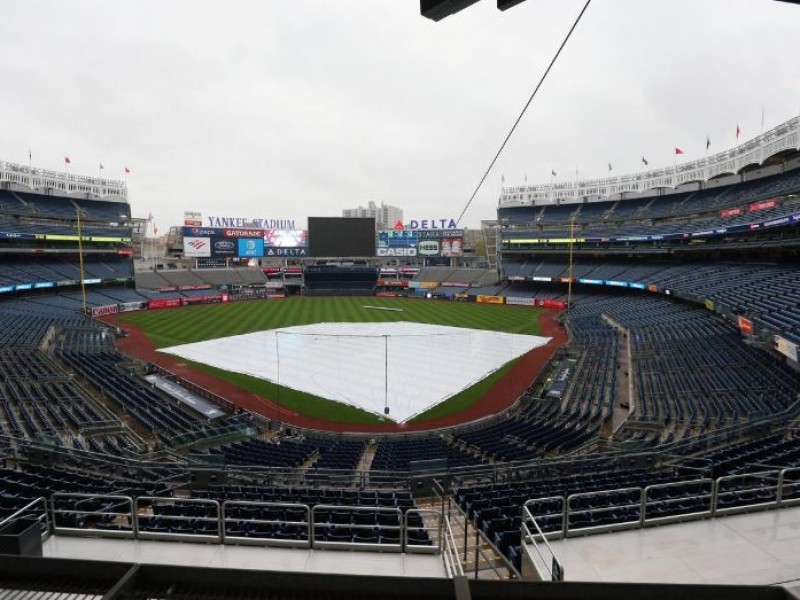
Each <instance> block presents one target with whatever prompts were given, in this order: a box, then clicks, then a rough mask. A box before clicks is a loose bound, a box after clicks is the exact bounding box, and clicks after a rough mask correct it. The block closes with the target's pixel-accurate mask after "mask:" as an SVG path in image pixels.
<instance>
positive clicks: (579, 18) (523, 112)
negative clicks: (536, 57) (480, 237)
mask: <svg viewBox="0 0 800 600" xmlns="http://www.w3.org/2000/svg"><path fill="white" fill-rule="evenodd" d="M591 3H592V0H586V4H584V5H583V8H582V9H581V12H580V13H579V14H578V17H577V18H576V19H575V22H574V23H572V27H570V28H569V31H568V32H567V35H566V36H565V37H564V40H563V41H562V42H561V45H560V46H559V47H558V50H557V51H556V53H555V55H553V59H552V60H551V61H550V64H549V65H548V66H547V69H545V71H544V73H543V74H542V77H541V78H540V79H539V83H537V84H536V87H535V88H534V90H533V92H532V93H531V95H530V97H529V98H528V101H527V102H526V103H525V106H523V107H522V111H521V112H520V113H519V116H518V117H517V120H516V121H514V124H513V125H512V126H511V130H510V131H509V132H508V135H506V138H505V139H504V140H503V143H502V144H501V145H500V148H499V149H498V150H497V153H496V154H495V155H494V158H493V159H492V162H491V163H489V167H488V168H487V169H486V172H485V173H484V174H483V177H481V180H480V181H479V182H478V185H477V187H476V188H475V191H474V192H472V196H470V198H469V200H467V204H466V205H465V206H464V209H463V210H462V211H461V214H460V215H459V216H458V219H456V226H458V225H459V224H460V223H461V219H463V218H464V215H465V214H466V212H467V210H469V207H470V205H471V204H472V201H473V200H475V196H477V195H478V192H479V191H480V189H481V187H482V186H483V183H484V181H486V178H487V177H488V176H489V173H491V171H492V168H493V167H494V165H495V163H496V162H497V159H498V158H500V154H501V153H502V152H503V149H504V148H505V147H506V144H507V143H508V140H509V139H511V136H512V135H513V133H514V130H515V129H516V128H517V125H519V122H520V121H521V120H522V117H523V116H524V115H525V112H526V111H527V110H528V107H529V106H530V105H531V102H533V99H534V98H535V97H536V94H537V93H538V91H539V88H541V87H542V84H543V83H544V81H545V79H547V75H548V74H549V73H550V70H551V69H552V68H553V65H554V64H556V61H557V60H558V57H559V56H560V55H561V51H562V50H563V49H564V47H565V46H566V45H567V42H568V41H569V38H570V37H572V32H573V31H575V28H576V27H577V26H578V23H580V22H581V19H582V18H583V15H584V13H585V12H586V9H587V8H589V5H590V4H591Z"/></svg>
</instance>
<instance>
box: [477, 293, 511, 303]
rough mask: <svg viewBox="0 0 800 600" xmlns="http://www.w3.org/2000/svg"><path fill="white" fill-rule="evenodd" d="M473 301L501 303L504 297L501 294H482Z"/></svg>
mask: <svg viewBox="0 0 800 600" xmlns="http://www.w3.org/2000/svg"><path fill="white" fill-rule="evenodd" d="M475 301H476V302H478V303H479V304H503V302H504V301H505V298H504V297H503V296H483V295H479V296H476V297H475Z"/></svg>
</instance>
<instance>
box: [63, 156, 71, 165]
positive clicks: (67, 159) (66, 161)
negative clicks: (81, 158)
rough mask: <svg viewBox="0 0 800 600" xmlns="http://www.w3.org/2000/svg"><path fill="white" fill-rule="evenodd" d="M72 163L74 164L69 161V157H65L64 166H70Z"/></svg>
mask: <svg viewBox="0 0 800 600" xmlns="http://www.w3.org/2000/svg"><path fill="white" fill-rule="evenodd" d="M71 162H72V161H71V160H70V159H69V156H65V157H64V164H65V165H68V164H70V163H71Z"/></svg>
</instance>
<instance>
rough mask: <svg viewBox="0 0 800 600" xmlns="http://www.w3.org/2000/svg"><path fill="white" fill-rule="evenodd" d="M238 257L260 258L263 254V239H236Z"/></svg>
mask: <svg viewBox="0 0 800 600" xmlns="http://www.w3.org/2000/svg"><path fill="white" fill-rule="evenodd" d="M237 242H238V244H239V258H260V257H262V256H264V240H263V239H262V238H257V239H241V238H240V239H238V240H237Z"/></svg>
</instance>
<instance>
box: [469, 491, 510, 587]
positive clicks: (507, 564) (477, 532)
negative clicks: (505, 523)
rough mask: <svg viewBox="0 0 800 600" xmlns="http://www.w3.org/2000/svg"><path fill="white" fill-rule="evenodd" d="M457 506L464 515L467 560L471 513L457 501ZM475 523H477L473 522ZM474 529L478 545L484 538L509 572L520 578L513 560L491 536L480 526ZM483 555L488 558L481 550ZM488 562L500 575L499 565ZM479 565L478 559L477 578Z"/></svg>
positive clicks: (478, 549)
mask: <svg viewBox="0 0 800 600" xmlns="http://www.w3.org/2000/svg"><path fill="white" fill-rule="evenodd" d="M455 507H456V510H457V511H458V512H459V513H460V514H461V516H463V517H464V561H466V560H467V549H468V545H469V535H467V524H468V522H469V515H467V513H466V512H465V511H464V509H462V508H461V507H460V506H459V505H458V503H457V502H456V503H455ZM473 525H475V523H473ZM474 529H475V543H476V545H478V542H479V541H480V540H483V542H484V543H485V544H486V545H488V546H489V547H490V548H491V549H492V550H493V551H494V552H495V553H496V555H497V557H499V558H500V560H501V561H502V562H503V564H504V565H505V568H506V569H507V570H508V572H509V573H510V574H511V576H512V577H517V578H520V577H521V576H520V573H519V571H518V570H517V568H516V567H515V566H514V565H513V564H512V563H511V561H510V560H509V559H508V557H506V555H505V554H503V553H502V552H500V550H499V549H498V548H497V546H496V545H495V544H494V542H493V541H492V540H490V539H489V537H488V536H487V535H486V534H485V533H484V532H483V531H482V530H481V529H480V528H478V527H474ZM480 550H481V549H480V548H476V550H475V551H476V553H477V552H478V551H480ZM481 556H483V558H484V559H486V558H487V557H486V555H485V554H484V553H483V552H482V551H481ZM487 563H488V564H489V565H490V566H491V567H492V570H493V571H494V572H495V574H497V575H498V576H499V573H498V571H497V567H495V566H494V564H493V563H492V561H490V560H487ZM477 567H478V565H477V560H476V561H475V571H476V573H475V577H476V578H477Z"/></svg>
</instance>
